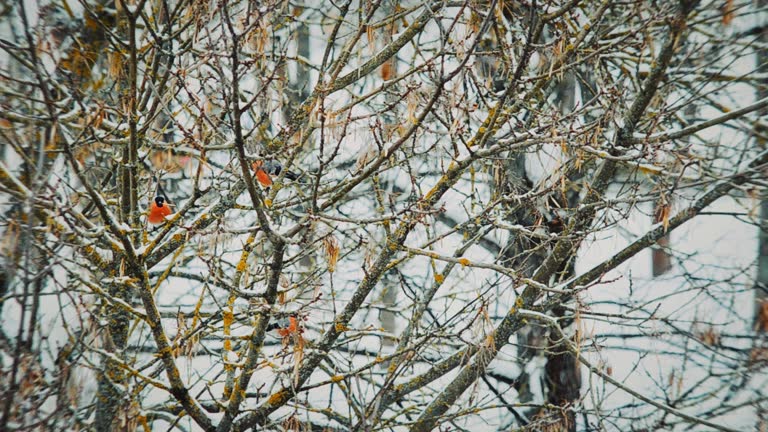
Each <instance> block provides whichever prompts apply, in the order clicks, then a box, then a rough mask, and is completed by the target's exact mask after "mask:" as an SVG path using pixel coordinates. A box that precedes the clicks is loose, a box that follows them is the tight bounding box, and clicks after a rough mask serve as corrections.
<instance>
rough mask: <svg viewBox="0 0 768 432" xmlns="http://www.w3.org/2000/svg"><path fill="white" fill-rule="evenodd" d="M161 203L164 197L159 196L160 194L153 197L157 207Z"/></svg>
mask: <svg viewBox="0 0 768 432" xmlns="http://www.w3.org/2000/svg"><path fill="white" fill-rule="evenodd" d="M163 203H165V198H164V197H161V196H159V197H155V204H157V206H158V207H162V206H163Z"/></svg>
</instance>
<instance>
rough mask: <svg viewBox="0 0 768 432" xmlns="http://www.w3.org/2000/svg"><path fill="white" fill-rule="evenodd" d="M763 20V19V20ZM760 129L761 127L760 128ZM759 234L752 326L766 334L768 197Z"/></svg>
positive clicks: (765, 38) (763, 89)
mask: <svg viewBox="0 0 768 432" xmlns="http://www.w3.org/2000/svg"><path fill="white" fill-rule="evenodd" d="M758 5H759V6H758V7H759V8H761V9H764V8H766V7H768V0H760V1H758ZM764 21H765V20H764ZM762 24H763V27H762V29H761V31H760V36H759V37H758V38H757V39H758V43H759V45H760V46H765V44H767V43H768V30H766V27H765V24H766V23H765V22H763V23H762ZM766 62H768V52H766V50H765V49H762V50H761V49H759V48H758V51H757V64H758V71H759V72H762V73H766V71H768V66H767V65H766ZM761 84H762V86H759V87H758V91H757V99H762V98H765V97H767V96H768V79H763V80H762V82H761ZM761 113H762V114H763V115H762V116H757V118H762V119H763V120H765V118H766V117H765V114H766V113H768V111H766V110H762V111H761ZM761 129H762V128H761ZM762 133H763V135H762V136H765V133H766V130H765V129H762ZM755 142H756V144H757V145H758V146H759V147H760V148H761V149H764V148H765V147H766V146H767V145H768V143H767V142H766V140H765V139H763V138H762V137H761V136H759V135H758V136H756V137H755ZM759 222H760V224H759V228H760V231H759V234H758V255H757V279H756V280H755V314H754V326H755V330H757V331H758V332H761V333H764V334H768V197H762V202H761V203H760V219H759Z"/></svg>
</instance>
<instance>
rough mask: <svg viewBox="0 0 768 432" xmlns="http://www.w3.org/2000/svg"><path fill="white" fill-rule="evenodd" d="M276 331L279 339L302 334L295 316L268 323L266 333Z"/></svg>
mask: <svg viewBox="0 0 768 432" xmlns="http://www.w3.org/2000/svg"><path fill="white" fill-rule="evenodd" d="M272 330H277V334H279V335H280V337H284V338H285V337H288V336H290V335H292V334H297V333H302V332H303V331H304V330H303V329H302V328H300V327H299V322H298V320H297V319H296V317H295V316H293V315H292V316H289V317H287V318H281V319H278V320H277V321H275V322H271V323H269V325H268V326H267V331H272Z"/></svg>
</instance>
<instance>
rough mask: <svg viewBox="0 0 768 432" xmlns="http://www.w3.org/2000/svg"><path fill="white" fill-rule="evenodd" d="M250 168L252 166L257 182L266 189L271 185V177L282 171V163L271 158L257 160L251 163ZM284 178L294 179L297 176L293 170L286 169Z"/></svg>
mask: <svg viewBox="0 0 768 432" xmlns="http://www.w3.org/2000/svg"><path fill="white" fill-rule="evenodd" d="M251 168H253V171H254V172H255V174H256V180H258V182H259V184H260V185H261V186H262V187H264V188H267V189H268V188H269V187H270V186H272V183H273V181H272V177H273V176H279V175H280V173H282V172H283V165H282V164H281V163H280V162H277V161H273V160H266V161H264V160H257V161H255V162H253V163H252V164H251ZM285 178H287V179H288V180H296V179H298V178H299V176H298V175H297V174H296V173H294V172H291V171H286V173H285Z"/></svg>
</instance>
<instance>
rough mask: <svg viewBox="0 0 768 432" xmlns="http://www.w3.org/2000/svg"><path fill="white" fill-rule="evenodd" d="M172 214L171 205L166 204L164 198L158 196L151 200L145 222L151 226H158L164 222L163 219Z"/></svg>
mask: <svg viewBox="0 0 768 432" xmlns="http://www.w3.org/2000/svg"><path fill="white" fill-rule="evenodd" d="M171 214H173V210H171V205H170V204H169V203H168V202H167V200H166V199H165V197H164V196H162V195H158V196H156V197H155V199H154V200H152V203H151V204H150V205H149V214H148V216H147V220H148V221H149V223H151V224H152V225H159V224H161V223H164V222H165V220H166V219H165V217H166V216H169V215H171Z"/></svg>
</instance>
